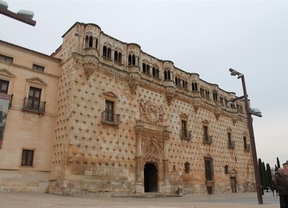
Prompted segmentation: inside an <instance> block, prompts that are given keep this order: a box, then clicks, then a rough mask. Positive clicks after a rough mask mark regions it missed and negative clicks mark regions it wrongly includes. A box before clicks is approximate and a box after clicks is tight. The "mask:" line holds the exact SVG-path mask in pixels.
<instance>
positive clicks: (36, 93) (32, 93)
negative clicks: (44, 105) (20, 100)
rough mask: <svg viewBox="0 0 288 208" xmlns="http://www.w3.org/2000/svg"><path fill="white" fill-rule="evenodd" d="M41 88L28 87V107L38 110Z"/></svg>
mask: <svg viewBox="0 0 288 208" xmlns="http://www.w3.org/2000/svg"><path fill="white" fill-rule="evenodd" d="M40 100H41V89H39V88H36V87H30V89H29V95H28V106H29V108H30V109H35V110H38V109H39V107H40V102H41V101H40Z"/></svg>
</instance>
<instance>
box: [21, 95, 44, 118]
mask: <svg viewBox="0 0 288 208" xmlns="http://www.w3.org/2000/svg"><path fill="white" fill-rule="evenodd" d="M45 107H46V101H44V102H43V101H37V102H36V101H35V100H32V99H29V98H26V97H25V98H24V103H23V111H29V112H34V113H39V114H44V113H45Z"/></svg>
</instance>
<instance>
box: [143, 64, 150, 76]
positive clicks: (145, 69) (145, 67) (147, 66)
mask: <svg viewBox="0 0 288 208" xmlns="http://www.w3.org/2000/svg"><path fill="white" fill-rule="evenodd" d="M142 72H143V73H144V74H148V75H149V74H150V66H149V65H148V64H145V63H142Z"/></svg>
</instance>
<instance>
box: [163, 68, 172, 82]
mask: <svg viewBox="0 0 288 208" xmlns="http://www.w3.org/2000/svg"><path fill="white" fill-rule="evenodd" d="M164 80H172V72H171V71H169V70H165V71H164Z"/></svg>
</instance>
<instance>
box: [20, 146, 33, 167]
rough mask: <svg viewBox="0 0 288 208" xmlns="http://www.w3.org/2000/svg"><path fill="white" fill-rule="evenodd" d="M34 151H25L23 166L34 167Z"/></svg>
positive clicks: (23, 152)
mask: <svg viewBox="0 0 288 208" xmlns="http://www.w3.org/2000/svg"><path fill="white" fill-rule="evenodd" d="M33 160H34V150H28V149H23V150H22V158H21V166H33Z"/></svg>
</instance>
